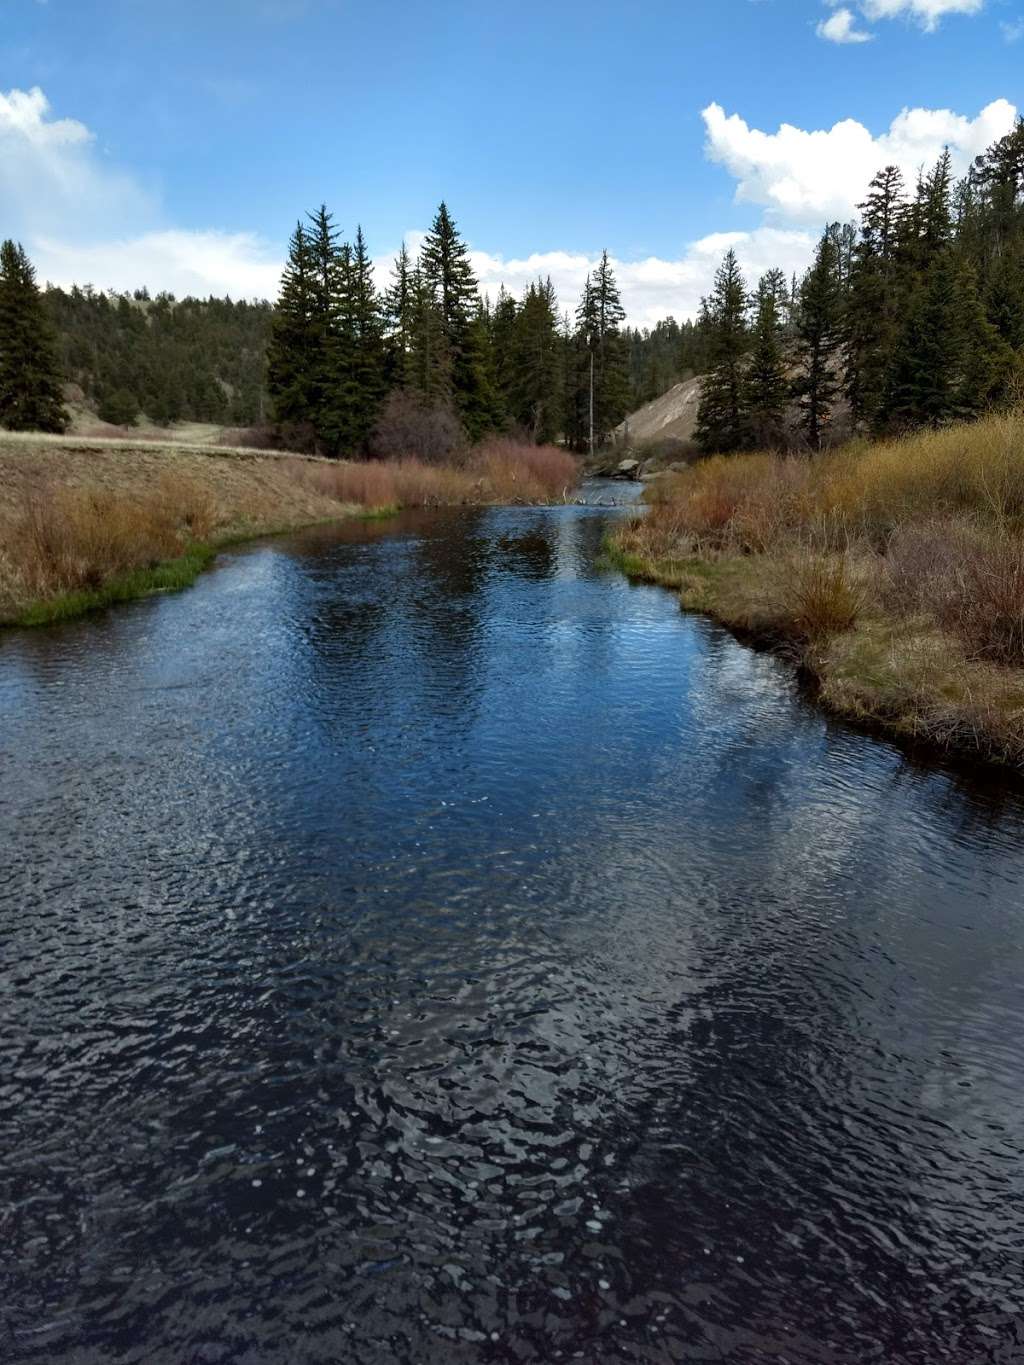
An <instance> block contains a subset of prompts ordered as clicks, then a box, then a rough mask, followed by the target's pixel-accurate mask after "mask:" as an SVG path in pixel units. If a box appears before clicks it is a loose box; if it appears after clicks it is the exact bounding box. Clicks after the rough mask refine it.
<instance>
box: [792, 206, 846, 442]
mask: <svg viewBox="0 0 1024 1365" xmlns="http://www.w3.org/2000/svg"><path fill="white" fill-rule="evenodd" d="M838 257H839V253H838V249H837V246H836V239H835V234H834V232H831V231H829V230H828V229H826V231H825V233H824V235H823V236H822V238H821V241H820V242H819V243H818V248H817V251H816V252H815V256H814V264H813V265H812V266H811V268H810V270H808V272H807V274H806V275H805V276H804V280H803V284H802V285H801V288H800V323H799V327H798V329H797V358H798V360H799V363H800V370H801V373H800V376H799V378H798V379H797V381H796V383H795V384H794V386H793V392H794V394H795V395H796V396H797V397H798V399H799V403H800V412H801V427H802V430H803V433H804V436H805V438H806V440H807V444H808V445H809V446H810V448H811V449H812V450H820V449H821V447H822V445H823V444H824V443H825V439H826V436H827V433H828V425H829V422H830V421H831V418H832V407H833V404H834V402H835V399H836V396H837V394H838V393H839V389H840V381H841V371H840V364H841V360H842V354H841V352H842V344H843V291H842V283H841V281H840V277H839V259H838Z"/></svg>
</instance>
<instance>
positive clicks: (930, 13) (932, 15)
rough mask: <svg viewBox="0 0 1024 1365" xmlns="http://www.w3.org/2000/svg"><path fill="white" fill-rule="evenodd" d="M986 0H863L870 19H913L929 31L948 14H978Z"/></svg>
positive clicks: (862, 5) (866, 13)
mask: <svg viewBox="0 0 1024 1365" xmlns="http://www.w3.org/2000/svg"><path fill="white" fill-rule="evenodd" d="M984 3H985V0H863V3H862V4H861V9H862V10H863V11H864V14H865V15H866V16H867V18H868V19H911V20H913V21H914V22H915V23H917V24H920V26H921V27H922V28H923V29H924V30H925V31H926V32H928V33H931V32H933V31H934V30H935V29H936V28H937V27H938V25H939V21H940V20H941V19H943V18H944V17H945V16H946V15H947V14H977V13H978V11H979V10H980V9H982V8H983V6H984Z"/></svg>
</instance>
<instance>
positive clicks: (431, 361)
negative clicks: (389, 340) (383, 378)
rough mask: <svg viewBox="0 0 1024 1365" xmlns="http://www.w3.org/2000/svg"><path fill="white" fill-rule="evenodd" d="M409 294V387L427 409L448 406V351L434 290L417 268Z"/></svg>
mask: <svg viewBox="0 0 1024 1365" xmlns="http://www.w3.org/2000/svg"><path fill="white" fill-rule="evenodd" d="M409 293H410V306H411V309H412V313H411V326H410V334H409V357H408V375H409V384H410V386H411V387H412V389H413V391H414V392H415V393H417V394H418V395H419V397H420V398H421V399H422V400H423V401H424V402H425V403H427V404H428V405H429V406H437V407H447V406H450V405H451V404H452V402H453V399H454V384H453V377H452V376H453V366H452V357H451V350H450V347H449V345H448V338H447V337H446V335H445V330H444V321H443V319H442V317H441V310H440V308H439V307H438V304H437V300H436V299H435V297H434V290H433V288H432V286H431V284H430V282H429V281H428V280H427V279H426V278H425V277H424V274H423V271H422V270H421V269H420V267H419V266H418V265H417V266H416V267H415V269H414V270H413V271H412V274H411V275H410V277H409Z"/></svg>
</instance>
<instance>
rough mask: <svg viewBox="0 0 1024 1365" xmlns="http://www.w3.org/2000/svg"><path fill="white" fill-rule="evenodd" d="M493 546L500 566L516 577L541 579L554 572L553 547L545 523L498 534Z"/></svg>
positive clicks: (548, 529)
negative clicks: (512, 532)
mask: <svg viewBox="0 0 1024 1365" xmlns="http://www.w3.org/2000/svg"><path fill="white" fill-rule="evenodd" d="M495 548H496V550H497V553H498V554H499V555H500V556H501V566H502V568H503V569H505V570H506V571H507V572H509V573H514V574H516V575H517V576H518V577H521V578H529V579H535V580H537V581H541V580H543V579H545V578H551V577H552V576H553V574H554V570H555V558H556V557H555V548H554V545H553V544H552V538H551V528H550V526H549V525H547V524H544V525H541V526H540V527H534V528H531V529H530V530H528V531H524V532H522V533H521V534H518V535H516V534H506V535H503V536H499V537H498V540H497V542H496V547H495Z"/></svg>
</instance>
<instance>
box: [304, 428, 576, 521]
mask: <svg viewBox="0 0 1024 1365" xmlns="http://www.w3.org/2000/svg"><path fill="white" fill-rule="evenodd" d="M304 477H305V478H306V480H307V481H308V483H309V484H310V486H311V487H313V488H315V489H317V491H318V492H321V493H323V494H325V495H326V496H328V497H331V498H335V499H337V500H338V501H339V502H345V503H355V504H357V505H358V506H361V507H368V508H378V507H450V506H458V505H460V504H465V503H545V502H557V501H559V500H561V499H562V498H563V497H565V496H566V495H567V493H568V492H569V491H570V490H571V489H572V488H574V487H575V485H576V482H577V479H578V477H579V473H578V466H577V464H576V461H575V460H574V459H573V458H572V456H571V455H567V454H566V453H565V451H563V450H558V449H556V448H555V447H554V446H531V445H524V444H521V443H519V442H516V441H510V440H503V439H495V440H492V441H488V442H485V443H484V444H483V445H480V446H478V447H477V448H476V449H475V450H474V451H472V452H471V454H470V455H469V456H468V457H467V459H466V460H465V461H464V462H463V463H461V464H460V465H458V466H452V465H437V464H424V463H423V462H422V461H420V460H387V461H367V462H366V463H361V464H353V463H347V462H343V461H337V462H328V463H322V464H319V465H317V466H316V467H311V468H310V469H308V470H307V471H306V472H305V475H304Z"/></svg>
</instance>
